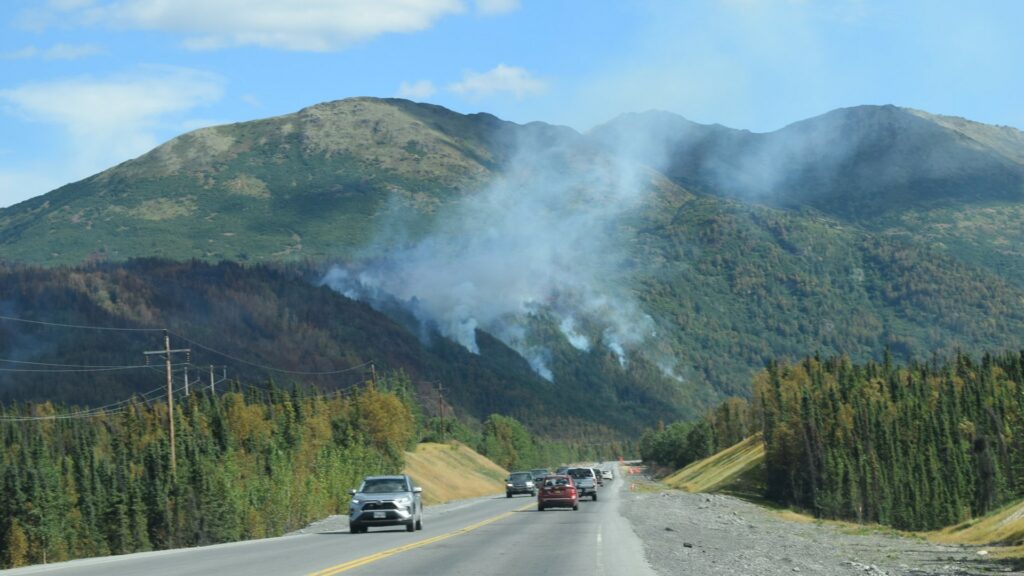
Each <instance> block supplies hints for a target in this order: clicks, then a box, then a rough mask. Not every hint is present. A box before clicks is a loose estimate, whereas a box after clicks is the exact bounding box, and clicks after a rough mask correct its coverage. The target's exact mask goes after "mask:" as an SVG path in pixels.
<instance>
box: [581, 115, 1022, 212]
mask: <svg viewBox="0 0 1024 576" xmlns="http://www.w3.org/2000/svg"><path fill="white" fill-rule="evenodd" d="M590 136H591V137H592V138H593V139H595V140H596V141H599V142H601V143H602V144H603V145H604V146H606V147H608V148H610V149H615V150H622V151H623V152H625V153H627V154H629V155H630V156H632V157H633V158H634V159H635V160H637V161H642V162H648V163H651V164H652V165H654V166H655V167H656V168H659V169H661V170H662V171H663V173H664V174H666V175H667V176H669V177H670V178H671V179H673V180H674V181H676V182H679V183H681V184H683V185H686V186H689V187H690V188H692V189H694V190H699V191H701V192H706V193H709V194H714V195H717V196H722V197H727V198H734V199H738V200H742V201H753V202H757V203H761V204H765V205H771V206H778V207H784V208H803V207H812V208H814V209H816V210H819V211H821V212H823V213H826V214H830V215H832V216H835V217H837V218H842V219H844V220H850V221H855V222H862V223H863V222H872V221H874V220H875V219H877V218H880V217H884V216H888V215H891V214H895V213H901V212H904V211H908V210H909V211H914V210H921V209H925V210H927V209H933V208H935V207H939V206H963V205H971V204H977V203H984V202H993V201H998V202H1007V201H1008V202H1020V201H1022V200H1024V133H1022V132H1020V131H1019V130H1016V129H1014V128H1009V127H1005V126H989V125H985V124H980V123H977V122H971V121H968V120H964V119H962V118H954V117H948V116H938V115H933V114H929V113H927V112H922V111H919V110H912V109H908V108H899V107H896V106H858V107H854V108H842V109H839V110H833V111H831V112H828V113H826V114H823V115H821V116H817V117H814V118H810V119H807V120H802V121H800V122H796V123H793V124H790V125H788V126H786V127H784V128H782V129H779V130H776V131H774V132H768V133H763V134H757V133H752V132H748V131H745V130H733V129H730V128H726V127H723V126H717V125H715V126H706V125H701V124H696V123H693V122H690V121H688V120H685V119H683V118H682V117H679V116H676V115H674V114H669V113H665V112H649V113H645V114H630V115H625V116H622V117H619V118H618V119H616V120H613V121H612V122H609V123H607V124H605V125H603V126H600V127H598V128H596V129H594V130H593V131H592V132H591V134H590ZM623 143H626V145H624V144H623ZM637 143H639V144H637ZM652 151H657V152H658V153H652Z"/></svg>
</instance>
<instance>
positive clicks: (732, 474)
mask: <svg viewBox="0 0 1024 576" xmlns="http://www.w3.org/2000/svg"><path fill="white" fill-rule="evenodd" d="M763 464H764V443H762V442H761V435H760V434H757V435H754V436H751V437H749V438H747V439H746V440H744V441H742V442H740V443H738V444H735V445H733V446H730V447H729V448H726V449H725V450H722V451H721V452H719V453H717V454H715V455H713V456H709V457H707V458H705V459H703V460H698V461H697V462H694V463H692V464H690V465H689V466H687V467H686V468H683V469H682V470H680V471H678V472H676V473H675V474H672V475H671V476H669V477H668V478H665V480H664V482H665V484H668V485H669V486H671V487H672V488H679V489H681V490H686V491H687V492H716V491H726V490H727V489H728V488H729V487H730V486H731V485H733V484H736V483H737V482H741V481H742V480H744V479H745V478H746V477H747V476H748V475H750V474H751V473H755V472H756V471H758V470H759V469H760V468H761V466H762V465H763Z"/></svg>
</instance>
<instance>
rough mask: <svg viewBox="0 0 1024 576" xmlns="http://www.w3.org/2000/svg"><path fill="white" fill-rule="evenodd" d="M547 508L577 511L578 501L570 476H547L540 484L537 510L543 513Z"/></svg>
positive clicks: (574, 485)
mask: <svg viewBox="0 0 1024 576" xmlns="http://www.w3.org/2000/svg"><path fill="white" fill-rule="evenodd" d="M548 508H572V509H573V510H579V508H580V499H579V496H578V495H577V494H576V484H574V483H573V481H572V476H564V475H558V476H547V477H545V478H544V480H543V481H542V482H540V488H539V489H538V490H537V510H540V511H541V512H543V511H544V510H546V509H548Z"/></svg>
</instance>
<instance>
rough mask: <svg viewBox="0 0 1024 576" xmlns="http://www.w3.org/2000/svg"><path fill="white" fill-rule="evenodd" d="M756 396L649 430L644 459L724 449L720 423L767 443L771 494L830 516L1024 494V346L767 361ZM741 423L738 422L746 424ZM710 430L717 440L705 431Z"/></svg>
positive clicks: (890, 512) (908, 522) (951, 515)
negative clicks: (908, 359) (978, 352)
mask: <svg viewBox="0 0 1024 576" xmlns="http://www.w3.org/2000/svg"><path fill="white" fill-rule="evenodd" d="M752 393H753V394H752V402H751V403H750V404H749V405H748V407H747V410H746V411H745V413H744V410H743V409H742V406H743V405H742V403H741V402H737V401H735V400H730V401H727V403H726V404H729V403H731V404H732V405H733V406H735V407H740V408H741V409H740V410H739V412H738V414H739V417H738V418H733V417H732V416H731V415H730V413H729V411H728V410H726V409H725V408H724V406H725V405H726V404H723V405H721V406H719V407H718V408H717V409H716V410H714V411H712V412H711V413H709V414H708V415H707V416H705V417H704V418H703V419H700V420H698V421H696V422H689V423H679V424H673V425H671V426H668V427H665V428H664V429H662V430H660V431H649V432H648V433H646V434H645V435H644V438H643V440H642V442H641V452H642V454H643V456H644V458H645V459H649V460H653V461H657V462H661V463H664V464H670V465H673V466H676V467H679V466H684V465H686V464H688V463H689V462H692V461H694V460H696V459H698V458H702V457H704V456H707V455H710V454H712V453H714V452H715V451H717V450H720V449H722V448H725V447H727V446H728V445H729V443H730V442H733V441H734V440H736V437H735V436H729V435H724V436H723V435H720V434H719V433H718V431H717V428H716V426H721V424H722V423H723V422H730V423H740V424H750V425H751V428H749V429H747V430H746V431H747V432H754V431H759V432H761V433H762V437H763V441H764V445H765V464H764V495H765V496H766V497H767V498H769V499H771V500H773V501H775V502H778V503H781V504H784V505H788V506H794V507H797V508H801V509H804V510H807V511H810V512H812V513H813V514H815V515H817V516H819V517H823V518H837V519H848V520H855V521H858V522H877V523H881V524H886V525H890V526H894V527H896V528H900V529H907V530H931V529H936V528H940V527H943V526H948V525H952V524H956V523H959V522H961V521H964V520H967V519H970V518H972V517H975V516H979V515H983V514H985V513H987V512H990V511H992V510H994V509H996V508H998V507H1000V506H1002V505H1004V504H1006V503H1008V502H1010V501H1012V500H1015V499H1019V498H1022V497H1024V352H1019V353H1002V354H984V355H982V356H981V357H980V358H975V357H972V356H970V355H967V354H963V353H959V354H956V355H954V356H953V357H951V358H949V359H946V360H939V359H934V360H932V361H931V362H916V363H910V364H907V365H905V366H896V365H894V364H893V362H892V360H891V357H890V356H889V355H888V353H887V354H886V355H885V358H884V360H883V361H882V362H880V363H879V362H866V363H863V364H856V363H853V362H851V361H850V359H849V358H847V357H843V356H837V357H831V358H826V359H822V358H820V357H810V358H806V359H804V360H803V361H801V362H797V363H782V362H771V363H769V364H768V366H767V368H766V369H765V370H763V371H761V372H760V373H759V374H757V375H756V376H755V378H754V381H753V390H752ZM741 428H742V427H741V426H738V427H737V428H736V430H737V431H739V430H741ZM709 438H710V440H708V439H709Z"/></svg>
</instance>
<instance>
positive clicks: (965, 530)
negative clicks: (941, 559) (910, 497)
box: [925, 501, 1024, 558]
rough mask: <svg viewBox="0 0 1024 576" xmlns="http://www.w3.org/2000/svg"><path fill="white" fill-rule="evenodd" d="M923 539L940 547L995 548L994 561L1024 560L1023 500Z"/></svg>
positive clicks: (929, 534) (993, 550) (927, 535)
mask: <svg viewBox="0 0 1024 576" xmlns="http://www.w3.org/2000/svg"><path fill="white" fill-rule="evenodd" d="M925 536H926V537H927V538H928V539H929V540H933V541H935V542H941V543H943V544H973V545H976V546H994V547H995V548H994V549H992V550H990V553H991V555H992V556H993V557H996V558H1024V501H1019V502H1015V503H1013V504H1010V505H1009V506H1005V507H1003V508H1002V509H1000V510H997V511H996V512H993V513H992V514H989V515H988V516H984V517H982V518H975V519H973V520H968V521H967V522H963V523H961V524H957V525H956V526H950V527H948V528H944V529H942V530H937V531H935V532H928V533H926V534H925Z"/></svg>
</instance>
